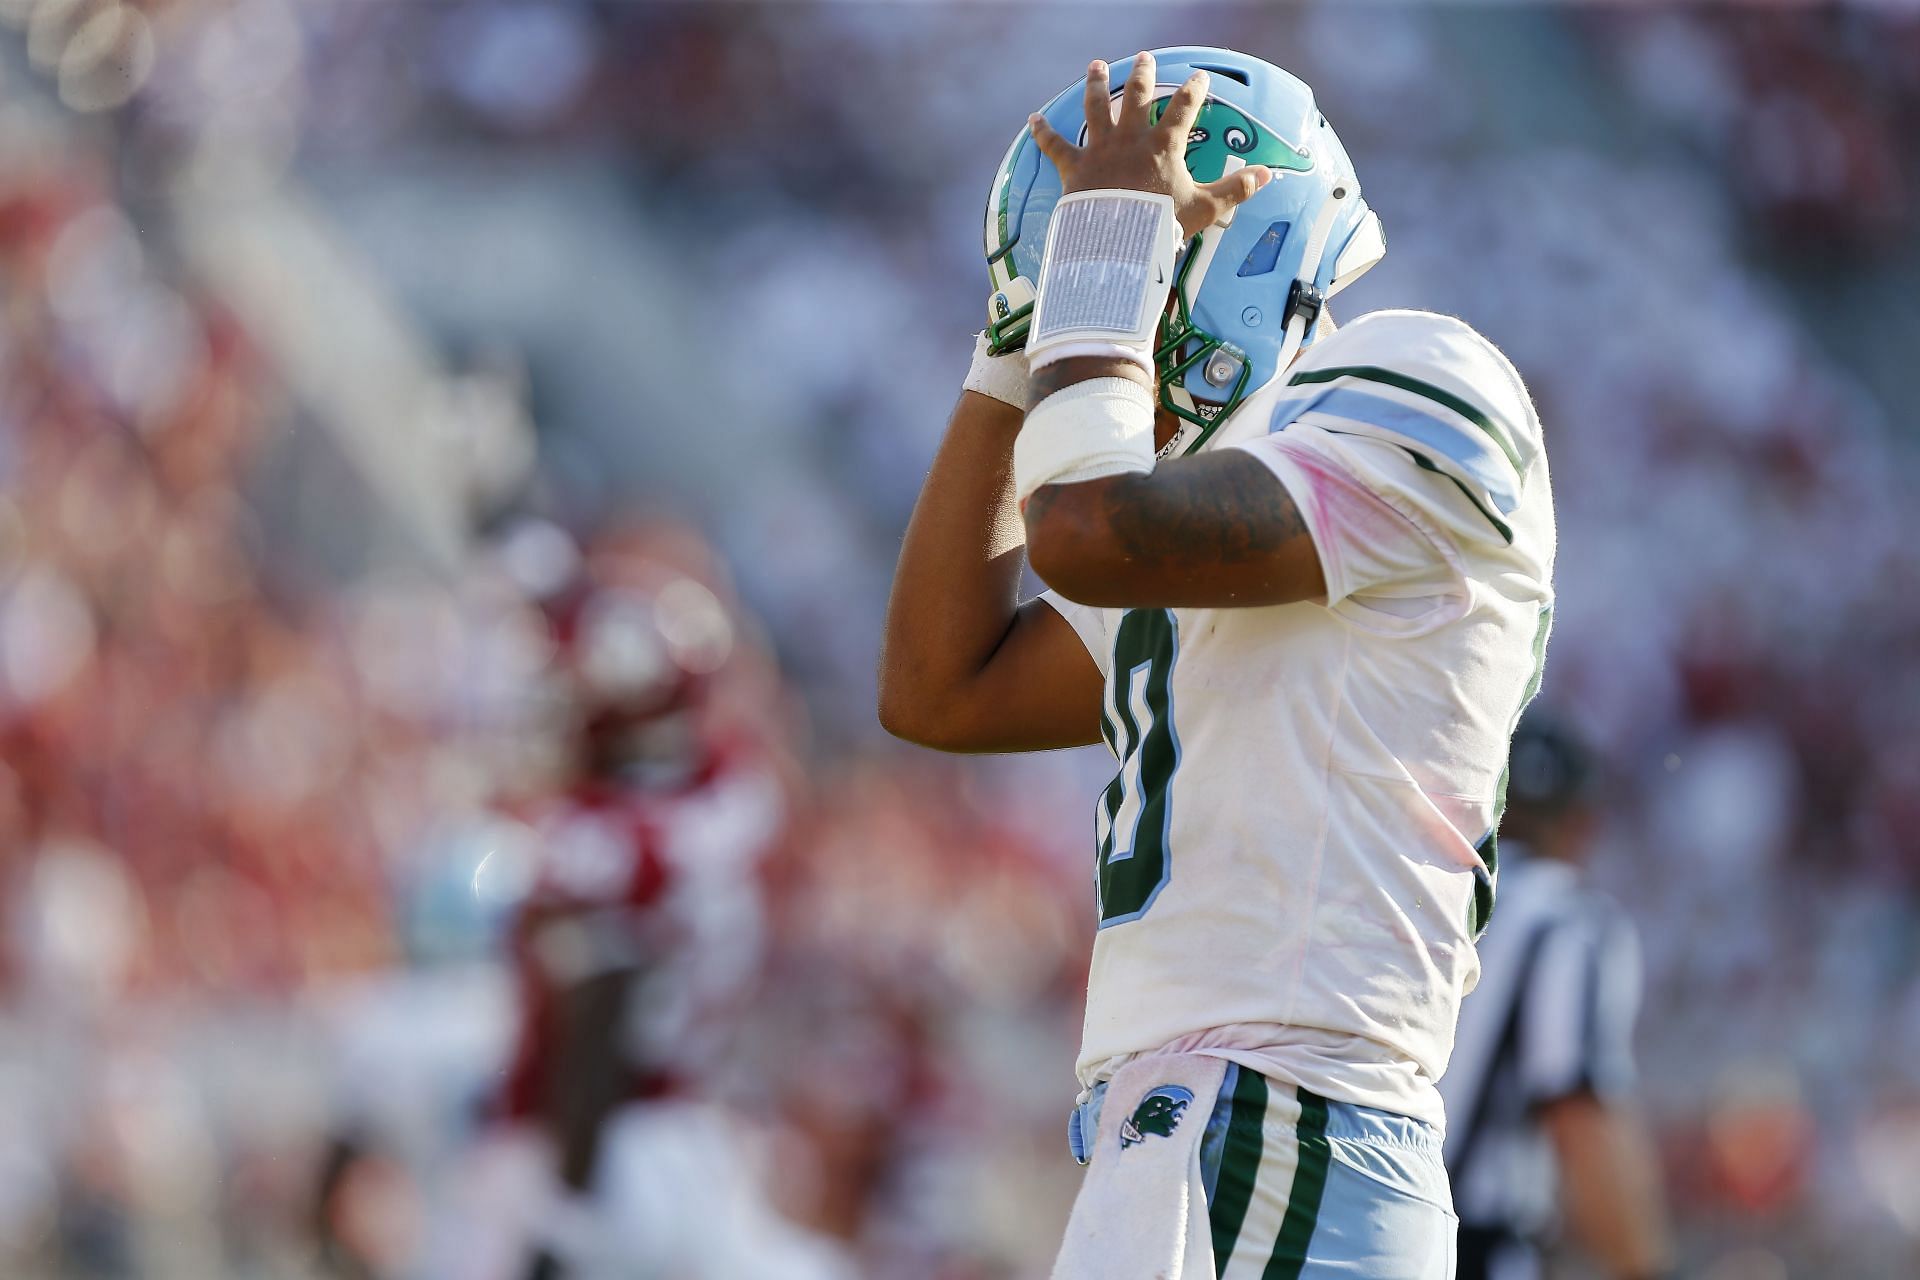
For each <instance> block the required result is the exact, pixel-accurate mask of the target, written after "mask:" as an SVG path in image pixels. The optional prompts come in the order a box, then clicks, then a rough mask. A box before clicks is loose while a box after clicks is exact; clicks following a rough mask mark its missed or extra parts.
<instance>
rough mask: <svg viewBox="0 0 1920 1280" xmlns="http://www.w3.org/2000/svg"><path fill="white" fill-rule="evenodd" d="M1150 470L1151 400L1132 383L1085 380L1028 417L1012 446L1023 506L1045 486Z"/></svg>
mask: <svg viewBox="0 0 1920 1280" xmlns="http://www.w3.org/2000/svg"><path fill="white" fill-rule="evenodd" d="M1151 470H1153V396H1152V394H1151V393H1150V392H1148V390H1147V389H1146V388H1145V387H1143V386H1141V385H1140V384H1139V383H1137V382H1135V381H1133V380H1132V379H1131V378H1089V379H1088V380H1087V381H1085V382H1076V383H1074V384H1073V385H1072V386H1070V387H1064V388H1062V389H1061V390H1059V391H1056V392H1054V393H1053V394H1052V395H1050V396H1048V397H1047V398H1046V399H1045V400H1042V401H1041V402H1040V403H1039V404H1037V405H1035V406H1034V407H1033V408H1032V409H1031V410H1030V411H1029V412H1028V413H1027V421H1026V424H1025V425H1024V426H1022V427H1021V428H1020V434H1019V435H1018V436H1017V437H1015V439H1014V442H1013V487H1014V492H1015V493H1016V494H1017V495H1018V496H1019V499H1020V501H1021V502H1022V503H1025V502H1026V500H1027V499H1028V498H1030V497H1032V496H1033V491H1034V490H1035V489H1038V488H1039V487H1040V486H1041V485H1043V484H1076V483H1078V482H1079V481H1082V480H1096V479H1098V478H1100V477H1101V476H1113V475H1119V474H1120V473H1121V472H1123V471H1151Z"/></svg>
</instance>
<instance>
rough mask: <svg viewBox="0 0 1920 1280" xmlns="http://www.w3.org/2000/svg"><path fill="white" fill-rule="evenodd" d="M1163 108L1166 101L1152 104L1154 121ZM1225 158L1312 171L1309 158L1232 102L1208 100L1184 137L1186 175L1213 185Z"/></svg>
mask: <svg viewBox="0 0 1920 1280" xmlns="http://www.w3.org/2000/svg"><path fill="white" fill-rule="evenodd" d="M1166 109H1167V99H1165V98H1162V99H1160V101H1158V102H1156V103H1154V104H1153V119H1154V120H1155V121H1156V122H1158V120H1159V119H1160V116H1161V115H1162V113H1164V112H1165V111H1166ZM1228 156H1239V157H1240V158H1241V159H1242V160H1244V161H1246V162H1247V163H1248V164H1264V165H1266V166H1267V167H1268V168H1270V169H1275V170H1291V171H1292V172H1294V173H1305V172H1306V171H1307V170H1309V169H1311V168H1313V157H1312V156H1310V155H1308V154H1307V153H1306V152H1305V151H1303V150H1302V149H1300V148H1299V147H1296V146H1294V145H1293V144H1292V143H1291V142H1288V141H1287V140H1286V139H1285V138H1283V137H1281V136H1280V135H1279V134H1278V133H1275V132H1274V131H1273V130H1272V129H1269V128H1268V127H1267V126H1266V125H1264V124H1262V123H1260V122H1259V121H1258V120H1255V119H1254V118H1253V117H1252V116H1250V115H1248V114H1247V113H1246V112H1244V111H1242V110H1240V109H1239V108H1238V107H1236V106H1233V105H1232V104H1231V103H1226V102H1221V101H1220V100H1219V99H1217V98H1208V99H1207V100H1206V102H1205V103H1203V104H1202V105H1201V107H1200V115H1199V118H1198V119H1196V120H1195V121H1194V122H1193V131H1192V132H1191V133H1189V134H1188V135H1187V172H1189V173H1191V174H1192V175H1193V180H1194V181H1195V182H1212V181H1214V180H1215V179H1216V178H1219V177H1220V176H1221V175H1223V174H1224V173H1225V172H1226V171H1227V157H1228Z"/></svg>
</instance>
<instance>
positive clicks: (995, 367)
mask: <svg viewBox="0 0 1920 1280" xmlns="http://www.w3.org/2000/svg"><path fill="white" fill-rule="evenodd" d="M963 389H964V390H967V391H977V392H979V393H980V394H981V395H983V396H992V397H993V398H994V399H995V400H998V401H1000V402H1001V403H1003V404H1010V405H1012V406H1013V407H1014V408H1016V409H1018V410H1020V411H1021V412H1022V413H1024V412H1026V408H1027V357H1026V353H1025V352H1023V351H1009V352H1007V354H1006V355H1003V356H993V355H988V354H987V335H986V334H984V333H983V334H981V335H980V336H979V337H978V338H977V339H975V341H974V344H973V367H972V368H970V369H968V370H967V380H966V382H965V384H964V386H963Z"/></svg>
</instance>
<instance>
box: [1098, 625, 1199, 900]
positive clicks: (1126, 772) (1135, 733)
mask: <svg viewBox="0 0 1920 1280" xmlns="http://www.w3.org/2000/svg"><path fill="white" fill-rule="evenodd" d="M1179 653H1180V637H1179V633H1178V630H1177V628H1176V626H1175V624H1174V620H1173V612H1172V611H1171V610H1169V609H1130V610H1128V611H1127V612H1126V614H1124V615H1123V616H1122V617H1121V619H1120V627H1119V630H1118V631H1117V632H1116V633H1115V635H1114V639H1113V661H1112V663H1111V665H1110V666H1109V668H1108V675H1107V691H1106V702H1105V704H1104V705H1103V706H1102V707H1101V714H1100V726H1101V732H1102V733H1103V734H1104V735H1105V737H1106V739H1107V746H1108V747H1110V748H1112V750H1113V754H1114V757H1115V758H1116V759H1117V760H1119V761H1120V771H1119V772H1118V773H1117V774H1115V775H1114V778H1113V781H1112V782H1110V783H1108V784H1107V789H1106V791H1105V792H1103V793H1102V794H1101V796H1100V805H1099V809H1098V810H1097V812H1096V813H1095V816H1094V825H1095V834H1096V837H1097V839H1098V841H1099V848H1100V857H1099V864H1098V872H1097V877H1096V880H1097V884H1098V887H1099V893H1100V927H1101V928H1102V929H1104V928H1106V927H1107V926H1108V925H1111V924H1124V923H1125V922H1127V921H1129V920H1138V919H1139V918H1140V917H1141V916H1143V915H1145V914H1146V913H1147V908H1149V907H1151V906H1152V905H1153V900H1154V898H1155V897H1157V896H1158V895H1159V893H1160V890H1162V889H1164V888H1165V887H1166V885H1167V881H1168V880H1170V879H1171V878H1172V876H1173V864H1172V862H1171V860H1170V855H1169V851H1168V849H1167V831H1168V829H1169V828H1170V826H1171V824H1172V815H1173V810H1172V808H1171V801H1170V798H1169V795H1168V792H1169V791H1170V789H1171V787H1172V783H1173V774H1174V770H1176V769H1177V768H1179V767H1180V738H1179V735H1178V734H1176V733H1175V732H1174V728H1173V664H1174V659H1175V658H1177V657H1178V656H1179Z"/></svg>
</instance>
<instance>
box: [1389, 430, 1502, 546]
mask: <svg viewBox="0 0 1920 1280" xmlns="http://www.w3.org/2000/svg"><path fill="white" fill-rule="evenodd" d="M1400 447H1401V448H1403V449H1406V446H1405V445H1401V446H1400ZM1407 452H1408V453H1410V454H1412V455H1413V460H1414V461H1415V462H1417V463H1419V464H1420V469H1421V470H1422V471H1431V472H1433V474H1435V475H1437V476H1446V478H1447V479H1449V480H1452V481H1453V487H1454V488H1456V489H1458V490H1459V491H1460V492H1461V493H1464V494H1466V495H1467V501H1468V502H1471V503H1472V504H1473V506H1474V510H1476V511H1478V512H1479V513H1480V514H1481V515H1483V516H1485V517H1486V518H1487V519H1488V521H1489V522H1491V523H1492V525H1493V527H1494V528H1495V529H1496V530H1498V531H1499V534H1500V540H1501V541H1502V542H1505V543H1506V544H1507V545H1508V546H1512V545H1513V526H1512V525H1510V524H1508V523H1507V522H1506V521H1505V520H1502V519H1501V518H1500V517H1499V516H1497V515H1495V514H1493V512H1491V511H1489V510H1487V504H1486V503H1484V502H1482V501H1480V499H1479V498H1478V497H1476V496H1475V495H1474V492H1473V490H1471V489H1469V488H1467V486H1466V485H1464V484H1461V483H1460V480H1459V478H1458V477H1456V476H1454V475H1452V474H1450V473H1448V472H1446V471H1443V470H1441V469H1440V466H1439V464H1437V463H1435V462H1434V460H1433V459H1432V458H1429V457H1428V456H1427V455H1426V454H1424V453H1421V452H1419V451H1418V450H1415V449H1407Z"/></svg>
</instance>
